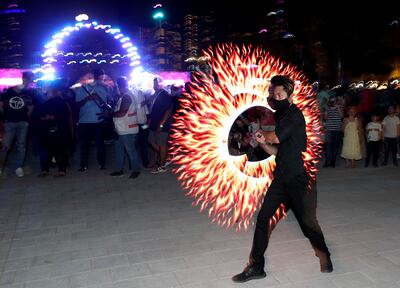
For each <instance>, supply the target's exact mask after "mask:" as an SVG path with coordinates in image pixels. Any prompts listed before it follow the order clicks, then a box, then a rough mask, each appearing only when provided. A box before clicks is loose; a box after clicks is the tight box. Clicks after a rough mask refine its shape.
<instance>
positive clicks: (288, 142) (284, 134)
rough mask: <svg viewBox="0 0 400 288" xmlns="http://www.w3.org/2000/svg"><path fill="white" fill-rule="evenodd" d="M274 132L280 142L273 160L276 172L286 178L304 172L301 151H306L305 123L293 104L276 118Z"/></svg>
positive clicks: (301, 114)
mask: <svg viewBox="0 0 400 288" xmlns="http://www.w3.org/2000/svg"><path fill="white" fill-rule="evenodd" d="M275 133H276V136H277V137H278V139H279V142H280V144H279V146H278V152H277V155H276V160H275V161H276V169H275V171H276V173H278V175H284V176H285V177H287V179H290V178H292V177H295V176H297V175H301V174H304V171H305V170H304V163H303V158H302V152H304V151H306V145H307V135H306V123H305V120H304V116H303V113H301V111H300V110H299V108H297V107H296V105H295V104H292V105H291V106H290V107H289V109H288V111H287V113H286V114H284V115H282V116H281V117H280V119H278V121H277V124H276V128H275Z"/></svg>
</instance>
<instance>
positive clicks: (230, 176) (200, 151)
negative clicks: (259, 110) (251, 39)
mask: <svg viewBox="0 0 400 288" xmlns="http://www.w3.org/2000/svg"><path fill="white" fill-rule="evenodd" d="M205 54H206V55H205V56H208V57H209V58H210V65H211V67H212V70H213V71H214V72H215V75H217V81H214V79H211V78H210V76H208V75H206V74H201V73H199V74H196V75H195V79H194V80H193V81H192V83H191V84H192V86H191V93H190V94H186V97H184V99H182V100H181V107H182V108H181V109H180V110H179V111H178V115H179V116H178V117H176V118H175V123H174V124H173V127H172V133H171V134H172V141H171V149H170V153H171V154H172V155H173V162H174V163H175V164H178V168H176V169H174V170H173V172H174V173H176V174H177V176H178V179H179V180H180V181H181V185H182V186H183V188H184V189H186V190H187V195H188V196H190V197H193V198H194V202H193V204H194V205H196V206H199V207H200V211H204V210H206V209H208V215H209V217H211V218H212V219H213V221H215V222H217V223H218V224H219V225H221V226H225V227H227V228H229V227H232V226H236V228H237V230H240V229H241V228H242V227H243V228H244V229H247V228H248V227H249V226H250V225H251V224H253V215H254V213H255V211H256V210H257V209H259V208H260V206H261V204H262V200H263V198H264V195H265V193H266V192H267V189H268V187H269V185H270V183H271V181H272V178H273V176H272V172H273V170H274V167H275V158H274V156H271V157H269V158H268V159H265V160H263V161H259V162H250V161H247V156H246V155H241V156H232V155H230V154H229V151H228V135H229V131H230V129H231V127H232V125H233V123H234V121H235V119H236V118H237V117H238V116H239V115H240V114H241V113H243V112H244V111H245V110H247V109H249V108H251V107H253V106H267V105H268V103H267V95H268V87H269V79H270V78H271V77H273V76H274V75H278V74H283V75H287V76H289V77H290V78H292V79H294V80H295V83H296V86H295V91H294V103H295V104H296V105H297V107H299V109H300V110H301V111H302V112H303V114H304V117H305V120H306V125H307V128H306V129H307V137H308V144H307V150H306V152H304V155H303V157H304V160H305V168H306V170H307V171H308V173H309V174H310V176H311V177H310V178H311V179H315V173H316V171H317V170H316V168H315V167H316V163H317V162H318V158H319V156H320V154H321V151H322V141H321V138H322V137H321V136H322V127H321V125H320V121H319V108H318V103H317V100H316V97H315V95H313V93H312V90H311V86H310V85H308V84H306V83H307V81H306V80H307V79H306V77H305V76H304V75H303V74H302V73H301V72H299V71H298V70H296V68H295V67H293V66H291V65H289V64H287V63H284V62H282V61H281V60H279V59H276V58H274V57H272V56H271V55H270V54H269V53H268V52H266V51H264V50H262V49H260V48H253V47H238V46H233V45H220V46H217V47H216V48H215V49H209V50H208V51H207V52H205ZM284 215H285V207H284V206H283V205H281V207H280V208H279V209H278V210H277V212H276V214H275V215H274V217H273V218H272V219H271V224H272V225H275V224H276V223H277V222H278V221H279V219H280V218H282V217H284Z"/></svg>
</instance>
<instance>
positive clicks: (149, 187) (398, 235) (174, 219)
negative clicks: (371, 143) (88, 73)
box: [0, 167, 400, 288]
mask: <svg viewBox="0 0 400 288" xmlns="http://www.w3.org/2000/svg"><path fill="white" fill-rule="evenodd" d="M109 172H110V170H107V171H98V170H96V171H94V170H89V171H87V172H86V173H84V174H79V173H78V172H71V173H69V174H68V176H67V177H66V178H63V179H53V178H47V179H38V178H36V177H35V176H34V175H28V176H26V177H24V178H22V179H17V178H16V177H15V176H10V177H3V178H0V185H1V186H0V268H1V274H0V287H1V288H6V287H7V288H8V287H13V288H22V287H24V288H47V287H49V288H53V287H54V288H75V287H93V288H123V287H126V288H134V287H140V288H146V287H151V288H153V287H155V288H156V287H162V288H164V287H174V288H177V287H181V288H189V287H190V288H201V287H207V288H208V287H210V288H212V287H220V288H224V287H285V288H289V287H323V288H325V287H326V288H330V287H334V288H351V287H382V288H394V287H400V168H397V169H396V168H393V167H385V168H376V169H373V168H367V169H365V168H357V169H354V170H345V169H343V168H337V169H328V170H325V169H324V170H322V171H321V172H320V173H319V192H318V193H319V206H318V217H319V222H320V224H321V227H322V229H323V231H324V233H325V237H326V238H327V242H328V246H329V247H330V249H331V252H332V259H333V262H334V268H335V271H334V272H333V273H331V274H322V273H320V272H319V264H318V259H317V258H316V257H315V256H314V254H313V251H312V249H311V247H310V245H309V243H308V241H307V240H306V239H304V237H303V235H302V234H301V232H300V230H299V228H298V225H297V223H296V222H295V221H294V219H293V215H292V214H291V213H289V214H288V217H287V218H286V220H284V221H282V222H281V223H280V224H279V225H278V227H277V228H276V230H275V231H274V233H273V234H272V239H271V243H270V247H269V250H268V255H267V267H266V268H267V274H268V277H267V278H265V279H262V280H257V281H250V282H248V283H246V284H234V283H232V282H231V280H230V277H231V276H232V275H233V274H236V273H238V272H240V271H241V270H242V268H243V266H244V265H245V264H246V260H247V257H248V253H249V249H250V245H251V239H252V230H251V229H250V230H249V231H247V232H240V233H236V232H234V231H230V230H225V229H221V228H220V227H218V226H216V225H215V224H211V223H210V220H209V219H208V218H207V216H206V215H205V214H200V213H199V212H198V208H195V207H192V206H191V199H188V198H186V197H185V196H184V193H183V191H182V190H181V189H180V188H179V184H178V183H177V181H176V179H175V177H174V175H172V174H171V173H169V172H168V173H165V174H158V175H152V174H150V173H148V172H144V173H142V175H141V176H140V177H139V178H138V179H136V180H130V179H127V177H125V178H117V179H115V178H111V177H110V176H108V173H109Z"/></svg>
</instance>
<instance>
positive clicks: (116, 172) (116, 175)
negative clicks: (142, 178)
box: [110, 171, 124, 177]
mask: <svg viewBox="0 0 400 288" xmlns="http://www.w3.org/2000/svg"><path fill="white" fill-rule="evenodd" d="M110 176H114V177H122V176H124V171H115V172H112V173H110Z"/></svg>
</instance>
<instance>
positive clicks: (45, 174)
mask: <svg viewBox="0 0 400 288" xmlns="http://www.w3.org/2000/svg"><path fill="white" fill-rule="evenodd" d="M47 176H49V172H48V171H42V172H40V173H39V175H38V176H37V177H38V178H44V177H47Z"/></svg>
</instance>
